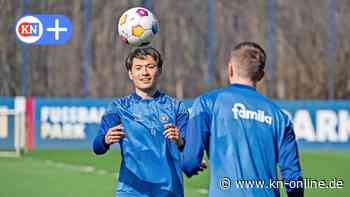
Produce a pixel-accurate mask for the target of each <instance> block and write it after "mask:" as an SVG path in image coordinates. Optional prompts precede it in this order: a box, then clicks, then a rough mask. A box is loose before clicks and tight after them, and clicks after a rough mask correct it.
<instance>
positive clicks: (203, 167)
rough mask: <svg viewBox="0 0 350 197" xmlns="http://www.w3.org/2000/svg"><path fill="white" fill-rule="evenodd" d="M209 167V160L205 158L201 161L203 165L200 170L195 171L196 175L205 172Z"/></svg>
mask: <svg viewBox="0 0 350 197" xmlns="http://www.w3.org/2000/svg"><path fill="white" fill-rule="evenodd" d="M207 168H208V164H207V162H206V161H205V160H204V159H203V160H202V162H201V165H200V166H199V169H198V171H197V172H196V173H195V174H196V175H198V174H199V173H200V172H203V171H204V170H206V169H207Z"/></svg>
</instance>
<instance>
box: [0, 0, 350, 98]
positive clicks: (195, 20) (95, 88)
mask: <svg viewBox="0 0 350 197" xmlns="http://www.w3.org/2000/svg"><path fill="white" fill-rule="evenodd" d="M0 5H1V8H2V11H1V14H0V16H1V24H0V25H1V26H0V27H1V28H0V31H1V32H0V33H1V37H0V43H1V46H3V47H1V49H0V50H1V52H0V54H1V57H0V65H1V66H0V73H1V75H0V95H2V96H15V95H24V96H45V97H46V96H81V97H82V96H90V97H114V96H121V95H125V94H127V93H129V92H130V90H131V89H132V87H131V84H130V83H129V80H128V78H127V75H126V72H125V68H124V59H125V58H126V55H127V54H128V53H129V52H130V51H131V49H132V48H131V47H128V46H126V45H125V44H124V43H122V42H120V41H119V38H117V34H116V32H117V29H116V28H117V19H118V18H119V16H120V15H121V13H122V12H124V11H125V10H126V9H127V8H131V7H135V6H141V5H144V6H146V7H148V8H150V9H151V10H152V11H153V12H154V14H155V15H156V16H157V17H158V19H159V21H160V28H161V30H160V32H159V34H158V35H157V36H156V38H155V39H154V41H153V43H152V44H153V46H154V47H156V48H157V49H159V50H160V51H161V53H162V55H163V56H164V59H165V70H164V71H165V72H164V73H163V78H162V79H163V81H162V83H161V86H162V87H161V88H162V89H163V90H164V91H166V92H168V93H169V94H171V95H176V96H177V97H180V98H189V97H190V98H192V97H195V96H197V95H199V94H200V93H202V92H203V91H204V90H207V89H210V88H213V87H218V86H222V85H224V84H227V76H226V65H227V60H228V56H229V52H230V50H231V49H232V48H233V46H234V45H236V44H237V43H238V42H241V41H245V40H250V41H255V42H257V43H259V44H261V45H262V46H263V47H264V48H265V50H266V51H267V55H268V68H267V78H266V80H265V81H264V82H263V84H261V86H260V87H259V88H260V89H261V90H262V91H263V92H264V93H265V94H266V95H268V96H271V97H273V98H276V99H348V98H349V97H350V69H349V68H348V62H349V61H350V37H349V36H348V33H349V32H350V24H349V23H348V19H349V15H350V14H349V9H350V1H348V0H336V1H335V0H319V1H315V0H294V1H283V0H263V1H257V0H234V1H232V0H217V1H212V0H208V1H203V0H191V1H185V0H179V1H156V0H144V1H143V0H134V1H131V0H118V1H111V0H103V1H97V0H76V1H67V0H35V1H34V0H22V1H20V0H16V1H8V0H0ZM30 13H36V14H40V13H41V14H43V13H56V14H64V15H66V16H67V17H68V18H70V19H71V21H72V23H73V25H74V31H73V36H72V38H71V40H70V42H68V43H67V44H65V45H63V46H24V45H21V44H20V43H19V42H18V41H17V40H16V36H15V34H14V31H13V29H14V24H15V23H16V20H17V19H18V18H19V17H20V16H21V15H23V14H30Z"/></svg>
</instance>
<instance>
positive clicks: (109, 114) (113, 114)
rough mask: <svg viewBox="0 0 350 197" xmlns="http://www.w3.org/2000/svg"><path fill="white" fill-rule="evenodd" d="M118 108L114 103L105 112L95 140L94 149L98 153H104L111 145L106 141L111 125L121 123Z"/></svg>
mask: <svg viewBox="0 0 350 197" xmlns="http://www.w3.org/2000/svg"><path fill="white" fill-rule="evenodd" d="M117 109H118V108H117V107H116V105H115V103H112V104H110V105H109V106H108V108H107V110H106V112H105V114H104V115H103V116H102V119H101V123H100V128H99V130H98V133H97V135H96V137H95V139H94V141H93V151H94V153H95V154H97V155H101V154H104V153H106V152H107V151H108V149H109V145H108V144H106V143H105V135H106V133H107V131H108V130H109V129H110V128H111V127H115V126H116V125H118V124H120V118H119V115H118V113H117Z"/></svg>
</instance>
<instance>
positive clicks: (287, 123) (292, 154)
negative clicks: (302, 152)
mask: <svg viewBox="0 0 350 197" xmlns="http://www.w3.org/2000/svg"><path fill="white" fill-rule="evenodd" d="M281 130H282V131H281V132H282V133H281V135H280V137H279V142H278V148H279V151H278V159H279V166H280V170H281V176H282V178H283V180H284V183H285V189H286V192H287V194H288V196H304V188H303V182H302V181H303V177H302V171H301V166H300V161H299V155H298V147H297V142H296V139H295V133H294V129H293V124H292V122H291V120H290V118H289V117H288V116H287V115H286V114H284V113H283V119H282V123H281ZM291 182H295V183H293V185H297V184H296V182H299V183H301V184H298V185H299V186H300V187H293V188H292V187H290V185H292V184H290V183H291Z"/></svg>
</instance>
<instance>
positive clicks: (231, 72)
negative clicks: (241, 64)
mask: <svg viewBox="0 0 350 197" xmlns="http://www.w3.org/2000/svg"><path fill="white" fill-rule="evenodd" d="M234 74H235V71H234V65H233V64H232V63H229V64H228V77H229V78H230V79H232V78H233V76H234Z"/></svg>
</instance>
